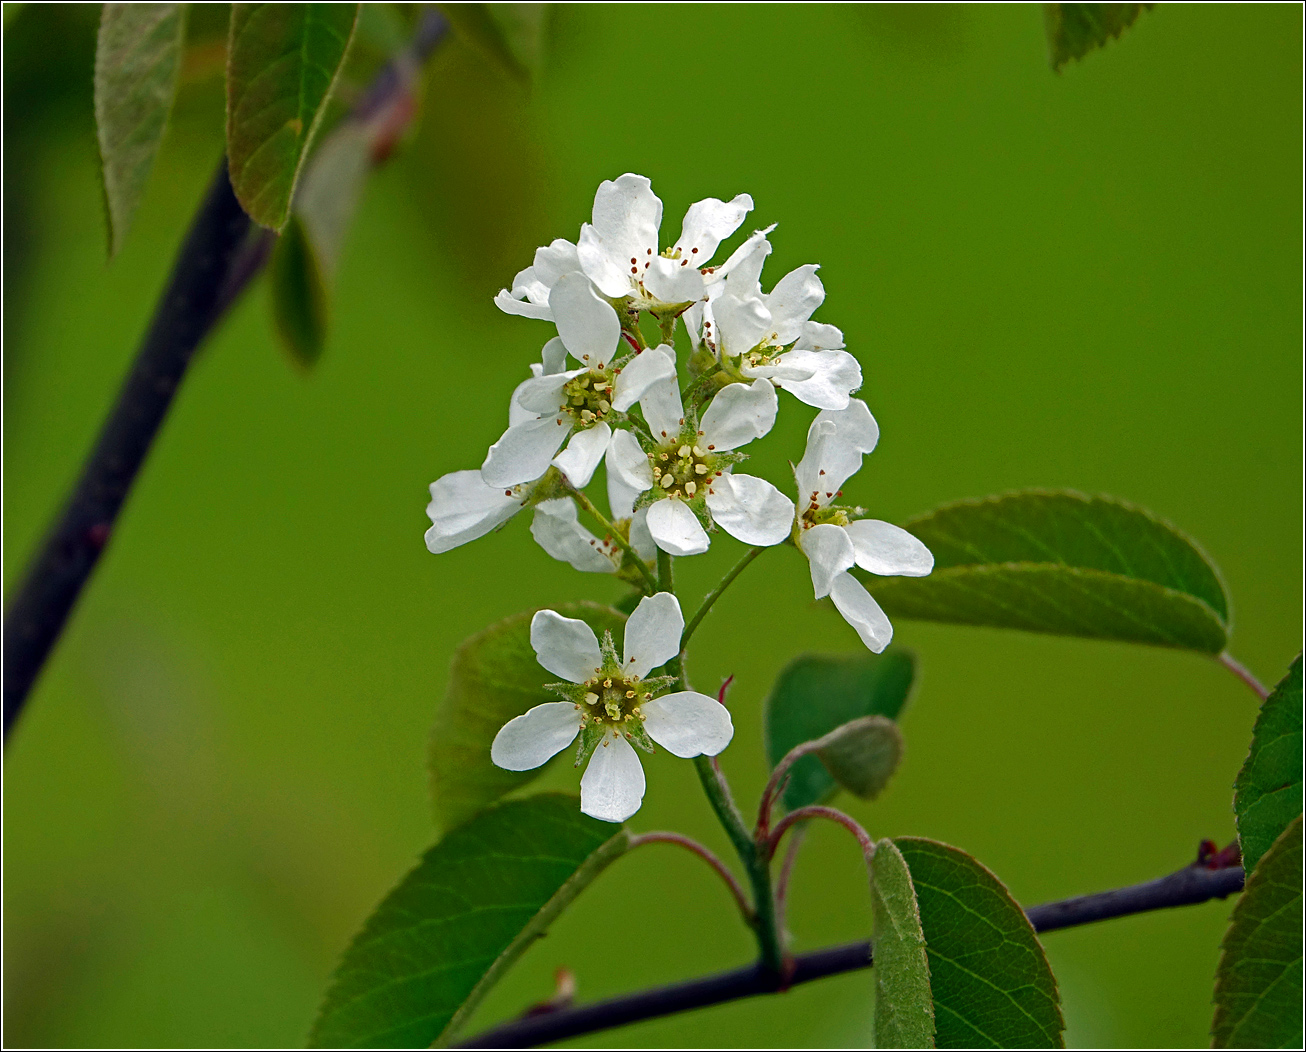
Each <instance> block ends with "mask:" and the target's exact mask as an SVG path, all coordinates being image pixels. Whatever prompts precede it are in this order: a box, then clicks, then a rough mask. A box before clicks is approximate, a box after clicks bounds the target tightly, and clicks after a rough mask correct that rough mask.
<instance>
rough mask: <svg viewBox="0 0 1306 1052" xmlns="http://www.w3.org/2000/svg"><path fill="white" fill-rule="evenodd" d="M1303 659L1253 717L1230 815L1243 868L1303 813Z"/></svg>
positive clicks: (1253, 864) (1252, 865)
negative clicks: (1235, 822)
mask: <svg viewBox="0 0 1306 1052" xmlns="http://www.w3.org/2000/svg"><path fill="white" fill-rule="evenodd" d="M1301 665H1302V659H1301V655H1300V654H1299V655H1298V656H1297V659H1296V660H1295V661H1294V662H1293V663H1292V667H1291V668H1290V669H1289V670H1288V675H1286V676H1285V677H1284V678H1283V680H1282V681H1280V683H1279V685H1278V686H1276V687H1275V688H1274V690H1273V691H1271V693H1270V696H1269V697H1268V698H1266V699H1265V704H1264V705H1262V706H1261V711H1260V714H1259V715H1258V716H1257V717H1256V728H1255V729H1254V730H1253V731H1252V746H1251V750H1250V752H1249V753H1248V756H1247V760H1246V762H1245V763H1244V764H1243V766H1242V770H1241V771H1239V772H1238V781H1237V782H1236V783H1234V814H1235V815H1236V816H1237V819H1238V845H1239V847H1240V848H1241V849H1242V858H1243V868H1244V869H1245V870H1246V871H1247V872H1248V873H1251V872H1252V870H1254V869H1255V868H1256V863H1257V862H1259V861H1260V858H1261V856H1262V855H1264V854H1265V852H1266V851H1268V850H1269V847H1270V845H1271V844H1273V843H1274V842H1275V840H1277V839H1278V837H1279V834H1281V833H1282V832H1283V831H1284V829H1286V828H1287V827H1288V823H1289V822H1291V821H1292V820H1293V819H1294V818H1295V817H1296V816H1297V815H1299V814H1301V813H1302V683H1301V678H1302V677H1301Z"/></svg>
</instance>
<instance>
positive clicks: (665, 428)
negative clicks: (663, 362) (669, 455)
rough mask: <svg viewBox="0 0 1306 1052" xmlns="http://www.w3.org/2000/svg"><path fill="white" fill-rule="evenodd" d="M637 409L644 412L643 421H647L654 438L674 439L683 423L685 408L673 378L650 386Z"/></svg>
mask: <svg viewBox="0 0 1306 1052" xmlns="http://www.w3.org/2000/svg"><path fill="white" fill-rule="evenodd" d="M639 407H640V409H642V410H643V411H644V419H645V420H647V421H648V426H649V427H650V428H651V429H652V431H653V437H654V438H675V437H676V436H677V435H679V434H680V428H681V425H683V424H684V422H685V408H684V405H683V403H682V402H681V401H680V388H679V387H677V386H676V378H675V377H674V376H672V377H671V378H670V379H667V380H659V381H658V382H657V383H655V384H652V385H651V386H650V387H649V389H648V390H647V391H645V392H644V397H643V398H641V399H640V400H639Z"/></svg>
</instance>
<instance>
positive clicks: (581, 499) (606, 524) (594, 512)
mask: <svg viewBox="0 0 1306 1052" xmlns="http://www.w3.org/2000/svg"><path fill="white" fill-rule="evenodd" d="M564 481H565V479H564ZM566 486H567V489H568V491H569V492H570V493H571V497H572V499H573V500H574V501H575V502H576V503H577V504H579V505H580V506H581V508H582V509H584V511H586V512H587V513H588V514H589V515H591V516H593V518H594V520H595V521H596V522H597V523H598V524H599V525H600V526H602V527H603V529H604V532H605V533H606V534H607V535H608V536H609V537H610V538H612V541H613V543H615V544H616V546H617V547H618V548H620V549H621V550H622V551H623V552H625V553H626V554H627V555H629V556H630V558H631V560H632V561H633V562H634V563H635V567H636V569H638V570H639V572H640V574H641V575H642V576H643V578H644V583H645V584H647V585H648V588H649V592H650V593H653V592H656V591H657V590H658V582H657V579H656V578H655V577H654V576H653V575H652V574H651V573H649V569H648V563H646V562H645V561H644V558H643V556H641V555H640V554H639V552H637V551H635V547H634V545H632V544H631V543H630V541H628V540H626V538H625V537H623V536H622V535H621V532H620V531H619V530H618V529H617V528H616V527H615V526H614V525H612V523H611V522H610V521H609V520H608V518H607V517H606V516H605V515H604V514H603V512H601V511H599V509H598V508H597V507H596V506H595V504H594V502H593V501H592V500H590V499H589V497H587V496H585V494H584V493H583V492H581V491H580V490H579V489H577V488H576V487H575V486H573V485H571V483H570V482H567V483H566Z"/></svg>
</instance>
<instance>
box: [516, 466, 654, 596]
mask: <svg viewBox="0 0 1306 1052" xmlns="http://www.w3.org/2000/svg"><path fill="white" fill-rule="evenodd" d="M636 496H638V494H636V493H635V492H634V491H633V490H631V489H630V488H629V487H628V486H626V485H625V484H624V483H623V482H622V481H621V480H620V479H618V478H617V477H616V476H614V475H612V474H609V475H608V507H609V508H610V509H611V510H612V525H613V527H614V528H615V529H617V530H621V531H622V533H623V536H625V538H626V540H628V541H629V542H630V545H631V547H632V548H634V549H635V551H636V552H637V553H638V554H639V557H640V558H641V559H643V560H644V561H645V562H646V563H650V564H651V563H652V562H653V561H654V560H655V559H656V558H657V549H656V548H655V547H654V545H653V536H652V534H650V533H649V532H648V509H647V508H640V509H639V510H638V511H634V510H633V507H634V502H635V497H636ZM531 536H533V537H534V538H535V540H536V541H537V542H538V543H539V546H540V547H541V548H543V549H544V550H545V551H546V552H548V553H549V554H550V555H552V556H553V557H554V558H555V559H558V560H560V561H562V562H565V563H570V564H571V565H572V566H573V567H574V568H576V569H577V570H581V571H584V572H588V573H619V572H621V570H622V564H623V562H624V560H625V554H626V553H625V552H624V551H623V550H622V549H621V548H620V546H618V545H617V543H616V542H615V541H614V540H613V539H612V537H611V536H607V537H603V538H599V537H596V536H595V535H594V534H593V533H591V532H590V531H589V530H587V529H586V528H585V527H584V526H582V525H581V524H580V519H579V517H578V515H577V513H576V502H575V501H573V500H572V499H571V498H569V497H561V498H558V499H556V500H546V501H542V502H541V503H539V504H537V505H536V506H535V518H534V520H533V521H532V522H531ZM631 570H632V571H634V570H635V568H634V567H632V568H631Z"/></svg>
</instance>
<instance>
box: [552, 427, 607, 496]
mask: <svg viewBox="0 0 1306 1052" xmlns="http://www.w3.org/2000/svg"><path fill="white" fill-rule="evenodd" d="M611 441H612V428H610V427H609V426H608V425H607V424H595V425H594V426H593V427H591V428H587V429H586V430H584V431H580V432H578V433H577V434H575V435H574V436H572V440H571V441H570V442H568V443H567V448H566V449H564V450H563V451H562V452H561V453H559V454H558V455H557V456H556V457H554V458H553V464H554V466H555V467H556V468H557V469H558V470H559V471H561V472H562V473H563V474H564V475H566V476H567V481H568V482H570V483H571V484H572V485H573V486H575V487H576V488H577V489H584V488H585V487H586V486H588V485H589V484H590V479H592V478H593V477H594V471H595V469H596V468H597V467H598V466H599V461H600V460H602V459H603V454H604V453H606V452H607V451H608V444H609V443H610V442H611Z"/></svg>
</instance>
